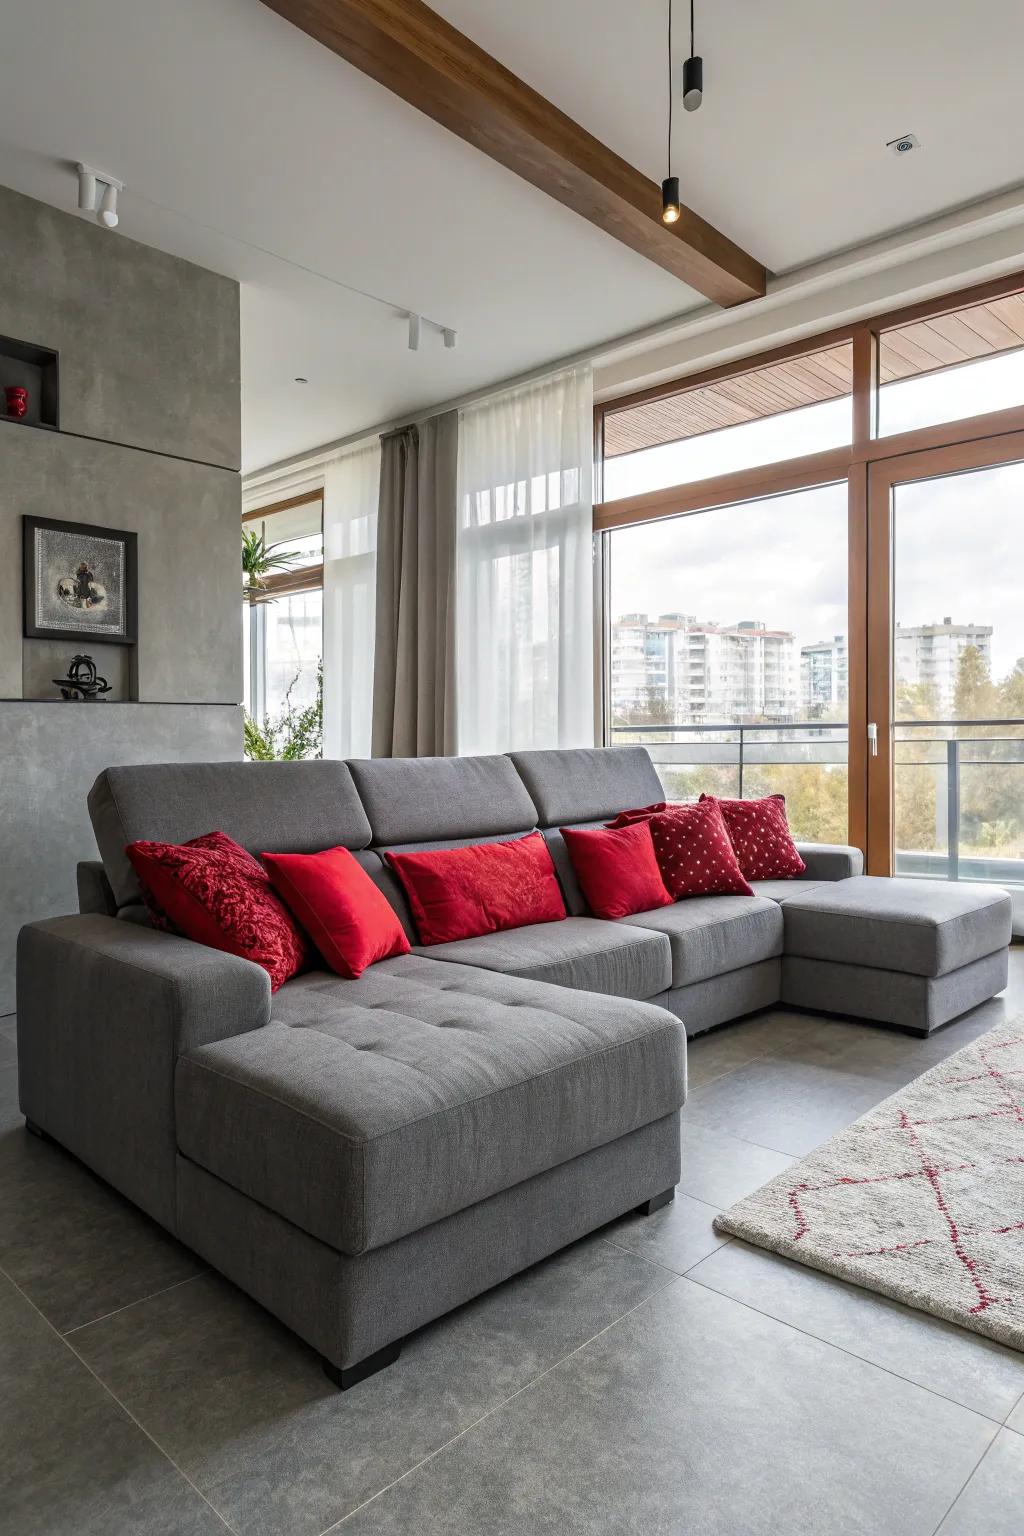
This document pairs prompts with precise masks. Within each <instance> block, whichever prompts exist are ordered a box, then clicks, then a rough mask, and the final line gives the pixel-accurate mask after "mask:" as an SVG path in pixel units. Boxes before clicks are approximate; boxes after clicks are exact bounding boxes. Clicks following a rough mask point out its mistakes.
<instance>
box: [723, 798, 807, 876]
mask: <svg viewBox="0 0 1024 1536" xmlns="http://www.w3.org/2000/svg"><path fill="white" fill-rule="evenodd" d="M700 798H701V800H704V801H707V800H711V799H712V798H714V797H713V796H711V795H701V797H700ZM716 803H717V805H718V806H719V808H720V809H721V812H722V816H723V818H724V820H725V825H726V827H727V828H728V830H729V838H730V840H731V842H732V845H733V847H734V848H735V850H736V858H737V860H738V861H739V866H740V869H742V871H743V873H744V874H745V875H746V877H747V879H748V880H795V879H796V877H797V876H798V875H802V874H803V873H804V871H805V870H806V868H807V865H806V864H805V863H804V861H803V859H802V858H801V857H800V855H799V853H798V852H797V849H796V844H795V843H794V841H793V836H792V833H791V832H790V830H789V821H788V820H787V818H786V797H785V795H766V796H765V797H764V799H763V800H718V801H717V802H716Z"/></svg>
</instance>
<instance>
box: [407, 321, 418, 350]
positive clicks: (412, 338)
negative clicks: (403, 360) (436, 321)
mask: <svg viewBox="0 0 1024 1536" xmlns="http://www.w3.org/2000/svg"><path fill="white" fill-rule="evenodd" d="M419 349H420V317H419V315H416V314H410V315H409V351H410V352H418V351H419Z"/></svg>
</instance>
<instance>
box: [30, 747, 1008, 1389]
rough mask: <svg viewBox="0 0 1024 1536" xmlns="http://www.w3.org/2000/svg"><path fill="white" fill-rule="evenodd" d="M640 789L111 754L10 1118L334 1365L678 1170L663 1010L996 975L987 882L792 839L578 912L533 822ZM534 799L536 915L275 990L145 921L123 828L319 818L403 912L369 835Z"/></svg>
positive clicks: (631, 782)
mask: <svg viewBox="0 0 1024 1536" xmlns="http://www.w3.org/2000/svg"><path fill="white" fill-rule="evenodd" d="M660 795H661V785H660V781H659V780H658V777H657V773H656V771H655V769H654V767H653V765H652V764H651V762H650V759H649V757H648V754H647V752H646V750H645V749H643V748H623V749H615V750H612V751H601V750H589V751H579V752H551V753H549V752H528V753H518V754H513V755H512V756H506V757H502V756H495V757H479V758H461V759H404V760H402V759H395V760H388V759H381V760H375V761H372V762H353V763H351V764H345V763H342V762H333V761H325V762H309V763H293V764H286V763H266V764H240V763H219V764H196V765H158V766H149V767H135V768H111V769H108V770H107V771H106V772H105V773H104V774H102V775H101V776H100V778H99V779H98V780H97V782H96V784H95V785H94V787H93V790H92V792H91V793H90V796H89V808H90V814H91V817H92V821H93V826H94V829H95V833H96V838H97V843H98V846H99V850H100V853H101V856H102V862H101V863H95V864H94V863H90V864H86V865H82V866H80V867H79V896H80V907H81V912H80V914H79V915H77V916H73V917H59V918H53V919H50V920H49V921H46V922H40V923H33V924H30V925H28V926H27V927H26V928H25V929H23V930H22V933H21V936H20V940H19V950H18V1052H19V1061H20V1066H21V1075H20V1081H21V1106H22V1110H23V1112H24V1114H25V1116H26V1119H27V1121H28V1122H29V1126H30V1128H31V1129H34V1130H36V1131H37V1132H39V1133H40V1134H44V1135H46V1136H48V1137H50V1138H52V1139H53V1140H54V1141H56V1142H58V1143H59V1144H61V1145H62V1146H63V1147H65V1148H66V1149H67V1150H69V1151H70V1152H72V1153H74V1154H75V1155H77V1156H78V1157H80V1158H81V1159H82V1160H83V1161H84V1162H86V1163H87V1164H88V1165H89V1166H90V1167H91V1168H93V1169H94V1170H95V1171H96V1172H97V1173H98V1174H99V1175H100V1176H101V1177H103V1178H104V1179H106V1180H108V1181H109V1182H110V1183H111V1184H112V1185H114V1186H115V1187H116V1188H117V1189H119V1190H121V1191H122V1192H123V1193H124V1194H125V1195H127V1196H128V1198H130V1199H131V1200H133V1201H134V1202H135V1203H136V1204H137V1205H139V1206H140V1207H141V1208H142V1209H143V1210H145V1211H147V1212H148V1213H149V1214H150V1215H151V1216H152V1217H154V1218H155V1219H156V1220H157V1221H158V1222H160V1223H161V1224H162V1225H163V1226H164V1227H166V1228H167V1229H168V1230H169V1231H171V1232H173V1233H175V1234H176V1235H177V1236H178V1237H180V1238H181V1240H182V1241H184V1242H185V1243H187V1244H188V1245H189V1246H190V1247H192V1248H193V1249H195V1250H196V1251H197V1252H198V1253H199V1254H201V1255H202V1256H203V1257H204V1258H205V1259H206V1260H207V1261H208V1262H209V1263H211V1264H212V1265H213V1266H214V1267H215V1268H217V1269H219V1270H220V1271H222V1272H223V1273H224V1274H225V1275H227V1276H228V1277H229V1278H230V1279H232V1280H234V1281H235V1282H236V1283H237V1284H238V1285H239V1286H240V1287H241V1288H242V1289H243V1290H245V1291H247V1292H248V1293H249V1294H250V1295H252V1296H253V1297H255V1298H256V1299H257V1300H258V1301H259V1302H261V1303H262V1304H263V1305H264V1306H265V1307H267V1308H268V1309H269V1310H270V1311H271V1312H273V1313H274V1314H275V1315H277V1316H278V1317H279V1318H281V1319H282V1320H283V1321H284V1322H285V1323H286V1324H287V1325H288V1326H289V1327H290V1328H292V1329H293V1330H294V1331H295V1332H296V1333H298V1334H299V1335H301V1337H303V1338H304V1339H305V1340H307V1342H308V1343H310V1344H311V1345H312V1346H313V1347H314V1348H315V1349H316V1350H318V1351H319V1352H320V1354H321V1355H322V1356H323V1359H324V1363H325V1368H326V1369H327V1371H328V1374H329V1375H330V1376H331V1378H332V1380H334V1381H336V1382H337V1383H338V1384H339V1385H340V1386H342V1387H348V1386H351V1385H353V1384H354V1383H355V1382H357V1381H359V1380H361V1379H362V1378H363V1377H364V1376H366V1375H368V1374H370V1373H371V1372H372V1371H374V1370H377V1369H380V1368H381V1367H382V1366H384V1365H386V1364H389V1363H390V1362H391V1361H392V1360H393V1359H395V1358H396V1357H397V1354H398V1351H399V1348H400V1345H401V1340H402V1338H403V1337H404V1336H405V1335H406V1334H408V1333H410V1332H411V1331H413V1330H414V1329H416V1328H418V1327H420V1326H422V1325H423V1324H424V1323H426V1322H428V1321H430V1320H431V1319H433V1318H435V1317H437V1316H439V1315H441V1314H442V1313H444V1312H446V1311H448V1310H450V1309H451V1308H452V1307H454V1306H457V1305H458V1304H460V1303H461V1302H463V1301H466V1300H468V1299H469V1298H470V1297H472V1296H474V1295H477V1294H479V1293H480V1292H481V1291H483V1290H486V1289H487V1288H489V1287H490V1286H493V1285H495V1284H497V1283H498V1282H499V1281H501V1280H504V1279H506V1278H507V1277H508V1276H510V1275H512V1274H514V1273H516V1272H518V1271H519V1270H521V1269H523V1268H525V1267H527V1266H528V1265H530V1264H533V1263H535V1262H536V1261H537V1260H539V1259H541V1258H543V1257H545V1256H546V1255H548V1254H550V1253H553V1252H554V1251H556V1250H557V1249H558V1248H560V1247H563V1246H564V1245H565V1244H567V1243H569V1242H572V1241H574V1240H575V1239H577V1238H579V1237H581V1236H583V1235H584V1234H585V1233H587V1232H589V1231H592V1230H594V1229H595V1228H597V1227H599V1226H602V1225H603V1224H605V1223H606V1222H608V1221H611V1220H613V1219H614V1218H615V1217H617V1216H619V1215H622V1214H624V1213H625V1212H627V1211H630V1210H633V1209H644V1210H647V1211H651V1210H653V1209H655V1208H656V1207H657V1206H658V1205H660V1204H662V1203H664V1202H665V1201H666V1200H668V1199H671V1196H672V1193H673V1191H674V1187H675V1184H676V1182H677V1180H678V1177H679V1158H680V1143H679V1112H680V1108H681V1106H682V1105H683V1102H684V1099H685V1094H686V1069H685V1031H684V1027H683V1022H681V1020H682V1021H685V1024H686V1027H687V1029H689V1030H690V1032H691V1033H693V1032H696V1031H699V1030H701V1029H707V1028H709V1027H711V1026H712V1025H714V1024H717V1023H720V1022H722V1021H723V1020H724V1019H727V1018H731V1017H735V1016H737V1015H738V1014H741V1013H745V1012H749V1011H751V1010H752V1009H755V1008H758V1007H762V1006H765V1005H767V1004H770V1003H773V1002H777V1001H778V1000H779V999H780V997H785V996H786V995H787V990H788V989H789V988H790V987H792V989H793V991H794V992H796V993H799V994H800V995H799V996H798V997H795V998H794V1000H795V1001H803V1000H805V999H806V1000H809V1001H810V1003H811V1005H812V1006H815V1007H822V1006H837V1005H840V1004H842V1005H843V1006H844V1009H845V1006H846V1000H847V998H848V997H849V996H851V995H854V994H851V993H850V992H849V990H848V982H849V980H851V979H856V978H860V981H859V983H858V984H859V985H860V986H861V991H860V992H859V993H856V994H855V995H856V998H857V1001H858V1002H861V1003H863V1005H864V1012H865V1014H866V1015H867V1016H868V1017H885V1013H884V1006H887V1005H884V998H885V996H886V993H887V989H888V990H890V991H891V983H890V981H887V980H886V979H885V978H888V977H893V976H896V977H902V978H904V980H905V981H906V983H907V985H906V988H905V995H904V994H901V995H900V997H899V998H897V1001H896V1007H895V1010H894V1011H895V1012H896V1014H897V1016H895V1017H892V1018H890V1019H889V1022H895V1023H902V1024H904V1025H909V1026H910V1027H914V1028H919V1029H927V1028H931V1027H935V1025H936V1024H938V1023H940V1022H942V1021H943V1019H944V1018H945V1017H949V1016H950V1014H949V1012H948V1010H949V1009H950V1008H957V1009H959V1008H963V1007H968V1006H971V1005H972V1004H973V1003H974V1002H976V1001H980V1000H981V994H984V995H985V996H989V995H991V993H992V992H993V991H996V990H998V989H999V987H1000V986H1001V985H1003V984H1004V983H1005V974H1006V948H1007V944H1008V941H1009V901H1008V898H1006V897H1005V896H1004V895H1003V893H1001V892H998V891H993V890H991V889H989V888H971V889H970V891H968V892H967V893H966V894H964V893H960V898H961V899H960V900H959V903H958V904H956V903H954V905H953V906H950V905H949V901H948V893H947V888H946V887H944V886H942V885H938V884H936V885H932V884H931V883H927V886H926V883H917V882H912V883H911V882H890V881H870V880H869V881H866V882H865V880H864V877H862V876H861V875H860V873H859V871H860V867H861V865H860V856H859V854H858V853H857V852H856V851H855V850H853V849H845V848H805V849H803V850H802V851H803V855H804V859H805V861H806V863H807V872H806V876H805V877H804V878H803V879H802V880H799V881H785V882H767V883H766V884H765V886H764V888H763V889H761V890H759V891H758V893H757V894H756V895H755V896H753V897H708V898H692V899H690V900H689V901H685V902H681V903H677V904H676V905H675V906H671V907H666V908H661V909H659V910H657V911H655V912H651V913H640V914H636V915H635V916H633V917H631V918H629V919H624V920H622V921H621V922H606V921H602V920H599V919H597V918H595V917H593V916H591V915H590V914H589V913H588V912H587V911H586V907H585V903H584V902H583V898H582V895H581V893H580V890H579V887H578V885H576V883H575V880H574V878H573V876H572V871H571V867H570V865H569V863H568V859H567V855H566V850H565V847H564V844H563V841H562V839H561V837H560V834H559V832H558V828H559V827H560V826H566V825H570V824H572V825H584V826H585V825H594V824H596V825H600V824H601V823H602V821H603V820H604V819H606V818H608V817H610V816H612V815H614V814H616V813H617V812H618V811H620V810H623V809H625V808H627V807H630V806H636V805H640V804H645V803H648V802H650V801H652V800H655V799H658V798H660ZM538 827H539V828H540V829H541V830H542V831H543V833H544V836H545V838H546V839H547V841H548V844H549V846H550V848H551V852H552V857H553V859H554V861H555V865H556V869H557V870H558V872H559V875H560V879H561V882H562V885H563V889H564V893H565V898H566V905H567V910H568V913H569V915H568V916H567V917H566V918H565V919H564V920H563V921H561V922H553V923H547V924H539V925H530V926H527V927H524V928H520V929H514V930H510V931H506V932H502V933H498V934H492V935H486V936H481V937H480V938H471V939H463V940H460V941H458V942H457V943H451V944H440V945H435V946H433V947H431V948H425V947H423V946H420V945H419V944H418V942H417V943H414V945H413V949H412V952H411V953H410V954H408V955H403V956H400V957H396V958H393V959H390V960H385V961H382V962H380V963H379V964H377V965H375V966H372V967H371V968H370V969H369V970H368V971H366V972H365V973H364V974H363V975H362V976H361V977H360V978H359V979H358V980H357V981H349V980H344V979H342V978H341V977H340V976H338V975H336V974H334V973H333V972H329V971H323V970H312V971H308V972H306V973H305V974H302V975H299V976H296V977H294V978H293V979H292V980H291V981H289V982H287V983H286V984H285V985H284V986H283V987H282V988H281V989H280V990H279V991H278V992H277V993H276V994H274V995H273V996H272V995H271V992H270V985H269V978H268V976H267V974H266V972H265V971H264V970H263V969H262V968H260V967H259V966H256V965H254V964H252V963H251V962H249V961H246V960H242V959H239V958H236V957H235V956H232V955H227V954H223V953H221V952H219V951H216V950H212V949H208V948H205V947H203V946H201V945H197V944H194V943H191V942H190V941H188V940H186V939H183V938H179V937H175V936H173V935H170V934H168V933H164V932H158V931H156V930H155V929H153V928H152V927H151V926H150V924H149V922H148V918H147V916H146V911H145V907H144V905H143V904H142V900H141V891H140V888H139V886H138V883H137V881H136V878H135V874H134V871H133V870H132V867H131V864H130V863H129V861H128V859H127V857H126V856H125V852H124V849H125V846H126V844H128V843H130V842H133V841H135V840H139V839H157V840H162V841H169V842H182V841H185V840H187V839H188V838H191V837H195V836H198V835H200V834H202V833H204V832H208V831H210V830H212V829H214V828H218V829H221V830H223V831H225V832H227V833H228V834H229V835H230V836H231V837H233V838H234V839H235V840H236V841H238V842H239V843H241V844H242V845H243V846H244V847H246V848H248V849H249V850H250V851H252V852H255V853H259V852H261V851H264V850H265V851H290V852H313V851H316V850H318V849H321V848H325V847H333V846H343V847H346V848H348V849H350V850H351V851H352V852H353V853H354V855H355V857H356V858H357V859H358V860H359V862H360V863H361V864H362V866H363V867H364V868H365V869H366V870H367V871H368V872H369V873H370V875H371V876H372V878H373V879H374V880H375V881H376V882H377V883H378V885H380V887H381V889H382V890H384V892H385V893H386V894H387V895H388V897H389V899H390V900H391V902H392V904H393V905H394V907H395V910H396V911H397V912H398V914H399V916H400V918H401V920H402V921H403V923H404V924H405V925H406V928H407V932H408V933H409V936H410V938H411V939H412V940H416V939H417V935H416V933H415V930H414V928H413V925H412V923H411V919H410V915H409V912H408V910H407V908H406V905H405V901H404V897H403V895H402V893H401V891H400V890H399V889H398V887H397V885H396V884H395V882H394V879H393V876H392V874H391V872H390V870H389V868H388V866H387V865H386V864H385V862H384V860H383V858H382V854H383V853H384V852H385V851H387V850H388V849H408V848H419V849H423V848H427V847H435V848H436V847H446V846H458V845H465V844H467V843H478V842H482V841H487V840H496V839H506V838H509V837H514V836H516V835H519V834H522V833H525V832H528V831H531V830H534V829H536V828H538ZM904 884H913V885H914V886H915V889H916V895H915V896H914V901H915V902H916V906H913V907H912V910H911V909H910V908H908V902H909V896H908V895H907V893H902V892H901V891H900V890H899V889H897V888H898V887H900V886H902V885H904ZM879 887H883V888H886V891H887V897H888V906H886V905H885V902H884V901H883V899H882V893H881V891H880V890H879V889H878V888H879ZM844 892H848V893H851V894H849V895H847V896H846V898H845V902H846V905H845V908H842V905H841V904H842V901H843V894H842V893H844ZM929 892H930V895H929ZM820 893H824V895H821V894H820ZM816 897H817V898H818V903H819V904H816V903H815V898H816ZM968 897H972V898H973V899H972V900H968V899H967V898H968ZM826 898H828V899H826ZM944 903H945V905H944ZM791 905H792V907H793V914H794V919H793V921H792V923H791V920H790V917H789V911H790V907H791ZM837 905H839V906H840V911H839V912H838V914H837V910H836V909H837ZM798 914H799V915H798ZM904 931H906V933H907V934H909V938H910V941H911V942H903V941H902V940H901V938H900V934H901V933H903V932H904ZM823 935H824V937H823ZM880 936H881V937H882V938H885V940H886V941H885V942H884V943H880ZM790 940H792V946H790ZM833 952H834V953H835V958H834V959H833V960H832V961H830V960H829V959H828V958H827V955H828V954H830V953H833ZM823 956H825V957H826V958H823ZM866 961H867V962H869V963H865V962H866ZM879 962H880V963H879ZM791 963H792V964H794V965H796V966H797V969H796V970H795V971H794V972H793V974H792V976H790V977H788V975H787V967H788V966H789V965H790V964H791ZM829 965H831V966H832V970H831V972H828V969H827V968H828V967H829ZM822 967H825V968H826V972H827V974H826V975H825V979H824V981H823V980H822V977H821V968H822ZM901 967H902V969H901ZM836 968H838V970H837V969H836ZM845 973H849V974H848V976H847V975H846V974H845ZM868 973H871V974H868ZM947 978H952V980H949V979H947ZM816 987H818V988H819V992H817V993H816V992H815V988H816ZM822 987H824V988H825V990H826V991H827V992H828V996H829V998H830V999H831V1002H830V1003H822V1002H821V1001H819V1000H818V999H819V996H820V988H822ZM829 989H831V990H829ZM986 989H987V990H986ZM880 999H883V1001H880ZM872 1008H875V1010H876V1011H875V1012H874V1013H873V1012H872ZM900 1010H902V1012H900Z"/></svg>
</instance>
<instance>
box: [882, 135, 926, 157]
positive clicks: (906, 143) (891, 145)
mask: <svg viewBox="0 0 1024 1536" xmlns="http://www.w3.org/2000/svg"><path fill="white" fill-rule="evenodd" d="M885 147H886V149H891V150H892V152H893V154H894V155H909V154H910V151H911V150H912V149H920V148H921V141H920V139H919V138H918V137H917V134H916V133H901V134H900V136H899V138H898V139H890V140H889V141H888V143H887V144H886V146H885Z"/></svg>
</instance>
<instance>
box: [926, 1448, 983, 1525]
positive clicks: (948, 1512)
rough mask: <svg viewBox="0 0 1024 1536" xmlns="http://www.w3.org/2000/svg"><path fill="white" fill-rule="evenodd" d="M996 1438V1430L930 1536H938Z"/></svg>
mask: <svg viewBox="0 0 1024 1536" xmlns="http://www.w3.org/2000/svg"><path fill="white" fill-rule="evenodd" d="M998 1439H999V1432H998V1431H997V1432H996V1433H995V1434H994V1435H993V1436H992V1439H991V1440H990V1441H989V1443H988V1445H986V1447H985V1449H984V1450H983V1451H982V1453H981V1455H980V1456H979V1457H978V1459H977V1461H976V1462H975V1463H974V1466H973V1467H972V1468H971V1470H970V1471H969V1472H968V1474H967V1476H966V1477H965V1478H964V1480H963V1482H962V1483H961V1484H960V1487H959V1488H958V1489H957V1491H956V1493H955V1495H954V1496H953V1501H952V1503H951V1504H949V1506H948V1507H947V1508H946V1509H945V1511H944V1512H943V1515H942V1519H941V1520H940V1521H939V1523H938V1525H937V1526H936V1527H935V1529H934V1531H933V1532H932V1536H940V1532H941V1530H942V1527H943V1526H944V1525H945V1523H946V1521H947V1520H948V1519H949V1517H950V1515H951V1514H952V1513H953V1511H954V1509H955V1508H956V1506H957V1505H958V1504H959V1502H960V1500H961V1498H962V1497H963V1495H964V1493H965V1492H966V1491H967V1486H968V1484H969V1483H971V1482H972V1481H973V1479H974V1476H975V1474H976V1473H977V1472H978V1471H979V1469H980V1467H981V1464H982V1462H983V1461H984V1460H985V1458H986V1457H987V1456H988V1453H989V1451H991V1449H992V1447H993V1446H994V1445H995V1443H996V1441H997V1440H998Z"/></svg>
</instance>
